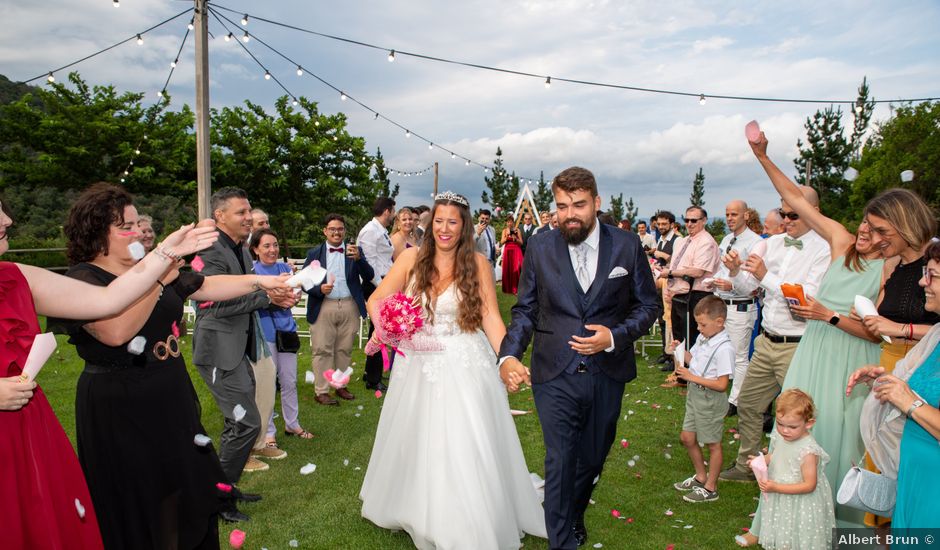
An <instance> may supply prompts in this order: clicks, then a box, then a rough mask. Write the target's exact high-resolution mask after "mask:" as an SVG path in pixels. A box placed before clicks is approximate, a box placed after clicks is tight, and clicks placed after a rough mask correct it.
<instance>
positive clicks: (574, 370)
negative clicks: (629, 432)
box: [499, 222, 658, 548]
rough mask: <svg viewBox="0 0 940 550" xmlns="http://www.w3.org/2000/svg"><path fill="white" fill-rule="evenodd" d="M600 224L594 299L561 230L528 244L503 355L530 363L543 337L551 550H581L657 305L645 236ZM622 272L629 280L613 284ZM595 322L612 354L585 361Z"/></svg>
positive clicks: (542, 413)
mask: <svg viewBox="0 0 940 550" xmlns="http://www.w3.org/2000/svg"><path fill="white" fill-rule="evenodd" d="M596 223H597V224H598V225H599V227H600V229H599V231H600V239H599V243H598V261H597V273H596V275H595V277H594V281H593V283H592V284H591V287H590V288H589V289H588V292H587V293H585V292H584V291H583V290H582V289H581V285H580V284H579V283H578V280H577V277H576V276H575V273H574V269H573V267H572V265H571V259H570V256H569V253H568V244H567V242H566V241H565V240H564V237H563V236H562V234H561V231H545V232H539V233H537V234H536V235H534V236H532V237H531V238H530V239H529V242H528V251H527V253H526V255H525V259H524V261H523V264H522V273H521V279H520V281H519V292H518V302H517V303H516V305H515V306H513V308H512V322H511V324H510V325H509V328H508V331H507V333H506V337H505V338H504V339H503V342H502V345H501V346H500V350H499V356H500V357H508V356H513V357H516V358H520V359H521V358H522V355H523V353H524V352H525V350H526V348H527V347H528V345H529V341H530V340H531V338H532V335H533V333H534V334H535V344H534V346H533V351H532V365H531V371H532V391H533V395H534V397H535V405H536V409H537V410H538V414H539V421H540V423H541V424H542V433H543V437H544V440H545V450H546V455H545V502H544V508H545V524H546V528H547V529H548V535H549V543H550V545H551V547H552V548H575V547H576V543H575V541H574V537H573V534H572V525H573V524H574V522H575V521H580V520H581V519H582V518H583V515H584V510H585V509H586V508H587V505H588V501H589V500H590V497H591V490H592V489H593V480H594V478H595V477H596V476H598V475H599V474H600V473H601V470H602V469H603V466H604V461H605V460H606V458H607V453H608V452H609V451H610V446H611V444H612V443H613V440H614V435H615V433H616V427H617V419H618V417H619V416H620V404H621V401H622V399H623V390H624V384H625V383H626V382H629V381H630V380H633V379H634V378H636V359H635V357H634V355H633V342H634V341H635V340H636V339H638V338H640V337H641V336H643V335H645V334H647V332H648V331H649V329H650V327H651V326H652V325H653V322H654V320H655V319H656V314H657V309H658V306H657V300H656V287H655V285H654V284H653V276H652V272H651V270H650V268H649V263H648V260H647V259H646V254H645V253H644V252H643V246H642V245H641V244H640V240H639V238H638V237H637V236H636V235H635V234H634V233H628V232H626V231H622V230H620V229H617V228H615V227H610V226H607V225H604V224H601V223H600V222H596ZM617 268H621V269H617ZM614 270H616V271H617V272H619V273H623V272H624V271H626V275H622V276H619V277H618V276H615V277H613V278H611V277H610V275H612V274H614V273H612V272H613V271H614ZM614 275H616V274H614ZM592 324H596V325H603V326H605V327H607V328H609V329H610V331H611V334H612V335H613V339H614V350H613V351H612V352H610V353H608V352H604V351H602V352H600V353H597V354H594V355H588V356H585V355H580V354H578V353H577V352H575V351H574V350H572V349H571V346H570V345H569V344H568V342H569V341H570V340H571V336H572V335H578V336H591V335H593V334H594V333H593V332H591V331H589V330H587V329H586V328H584V327H585V325H592Z"/></svg>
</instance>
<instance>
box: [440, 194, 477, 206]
mask: <svg viewBox="0 0 940 550" xmlns="http://www.w3.org/2000/svg"><path fill="white" fill-rule="evenodd" d="M434 200H435V201H450V202H456V203H457V204H460V205H463V206H464V207H466V208H470V202H469V201H468V200H467V198H466V197H464V196H463V195H458V194H457V193H454V192H453V191H444V192H443V193H438V194H437V195H436V196H435V197H434Z"/></svg>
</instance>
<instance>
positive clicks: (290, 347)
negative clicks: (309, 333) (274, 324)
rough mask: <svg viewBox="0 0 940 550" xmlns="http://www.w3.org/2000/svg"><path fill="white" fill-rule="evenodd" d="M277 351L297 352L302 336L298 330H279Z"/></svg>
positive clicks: (276, 339)
mask: <svg viewBox="0 0 940 550" xmlns="http://www.w3.org/2000/svg"><path fill="white" fill-rule="evenodd" d="M275 342H276V344H277V351H279V352H281V353H297V352H298V351H300V336H297V333H296V332H288V331H283V330H279V331H277V335H276V337H275Z"/></svg>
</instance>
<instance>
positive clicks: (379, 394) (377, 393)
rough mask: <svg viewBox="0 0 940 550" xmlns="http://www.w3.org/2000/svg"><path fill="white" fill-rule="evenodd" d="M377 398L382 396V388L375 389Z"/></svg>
mask: <svg viewBox="0 0 940 550" xmlns="http://www.w3.org/2000/svg"><path fill="white" fill-rule="evenodd" d="M375 398H376V399H381V398H382V390H375Z"/></svg>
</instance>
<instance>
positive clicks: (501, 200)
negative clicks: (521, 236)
mask: <svg viewBox="0 0 940 550" xmlns="http://www.w3.org/2000/svg"><path fill="white" fill-rule="evenodd" d="M483 181H484V182H485V183H486V187H487V189H489V193H487V192H486V191H484V192H483V194H482V197H481V198H482V199H483V202H484V203H486V204H489V205H490V206H492V207H493V208H494V209H496V208H499V209H501V210H503V211H504V212H511V211H512V210H513V209H514V208H515V207H516V201H517V200H519V178H518V177H516V174H515V173H513V174H509V173H507V172H506V169H505V168H503V150H502V149H500V148H499V147H497V148H496V160H495V161H493V171H492V174H490V176H489V177H484V178H483Z"/></svg>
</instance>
